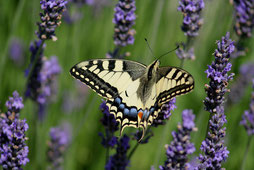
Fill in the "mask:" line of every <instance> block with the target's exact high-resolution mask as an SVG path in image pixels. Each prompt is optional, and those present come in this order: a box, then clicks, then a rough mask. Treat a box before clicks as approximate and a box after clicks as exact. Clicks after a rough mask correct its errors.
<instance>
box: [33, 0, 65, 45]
mask: <svg viewBox="0 0 254 170" xmlns="http://www.w3.org/2000/svg"><path fill="white" fill-rule="evenodd" d="M40 4H41V9H42V10H43V13H40V17H41V23H38V27H39V30H38V31H37V32H36V34H37V36H38V38H39V39H41V40H48V39H52V40H53V41H56V40H57V38H56V35H55V29H56V27H57V26H59V25H60V24H61V21H60V19H61V18H62V12H63V11H64V10H65V8H66V7H65V5H66V4H67V1H65V0H41V1H40Z"/></svg>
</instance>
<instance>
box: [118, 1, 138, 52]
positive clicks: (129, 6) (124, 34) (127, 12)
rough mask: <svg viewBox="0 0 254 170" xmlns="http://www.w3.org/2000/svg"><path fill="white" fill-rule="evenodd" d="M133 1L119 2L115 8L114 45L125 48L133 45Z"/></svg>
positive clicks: (134, 16) (134, 17)
mask: <svg viewBox="0 0 254 170" xmlns="http://www.w3.org/2000/svg"><path fill="white" fill-rule="evenodd" d="M135 10H136V6H135V0H119V2H118V4H116V7H115V15H114V19H113V23H114V24H115V34H114V43H115V45H117V46H122V47H124V46H126V45H129V44H133V43H134V35H135V33H136V32H135V30H134V29H131V27H132V26H133V25H134V24H135V19H136V15H135Z"/></svg>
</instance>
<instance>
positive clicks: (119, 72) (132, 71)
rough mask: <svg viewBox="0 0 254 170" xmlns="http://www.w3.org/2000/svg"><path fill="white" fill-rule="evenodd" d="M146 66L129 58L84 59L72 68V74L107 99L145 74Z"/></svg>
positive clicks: (114, 96) (117, 94) (115, 95)
mask: <svg viewBox="0 0 254 170" xmlns="http://www.w3.org/2000/svg"><path fill="white" fill-rule="evenodd" d="M145 70H146V66H145V65H143V64H141V63H138V62H135V61H129V60H120V59H95V60H88V61H83V62H80V63H78V64H76V65H75V66H73V67H72V68H71V70H70V73H71V75H72V76H73V77H74V78H76V79H78V80H80V81H81V82H82V83H84V84H86V85H87V86H88V87H90V88H91V89H92V90H94V91H95V92H96V93H97V94H98V95H100V96H102V97H104V98H105V99H107V100H109V99H114V98H116V97H117V96H119V94H120V93H121V92H122V91H124V90H125V89H126V88H127V87H128V85H129V84H131V83H132V82H133V81H135V80H136V79H138V78H139V77H140V76H142V75H143V74H144V72H145Z"/></svg>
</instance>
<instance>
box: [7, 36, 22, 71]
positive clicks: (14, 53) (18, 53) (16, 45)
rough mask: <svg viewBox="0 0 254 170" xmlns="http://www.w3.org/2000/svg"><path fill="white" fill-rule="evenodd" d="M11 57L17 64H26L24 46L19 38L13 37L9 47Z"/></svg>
mask: <svg viewBox="0 0 254 170" xmlns="http://www.w3.org/2000/svg"><path fill="white" fill-rule="evenodd" d="M9 55H10V59H11V60H12V61H13V62H14V63H15V64H16V65H17V66H22V65H23V64H24V57H25V56H24V55H25V54H24V46H23V44H22V41H21V40H20V39H18V38H15V39H12V41H11V44H10V48H9Z"/></svg>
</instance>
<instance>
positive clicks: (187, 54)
mask: <svg viewBox="0 0 254 170" xmlns="http://www.w3.org/2000/svg"><path fill="white" fill-rule="evenodd" d="M176 55H177V57H178V58H179V59H180V60H184V59H191V60H195V58H196V57H195V54H194V48H190V49H189V50H187V51H185V50H184V48H181V47H180V48H178V49H177V50H176Z"/></svg>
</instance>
